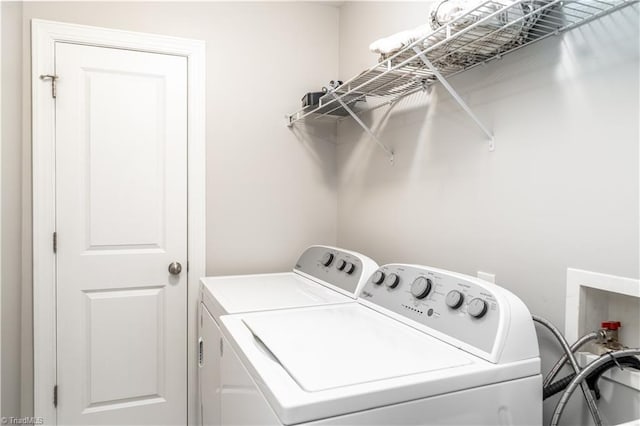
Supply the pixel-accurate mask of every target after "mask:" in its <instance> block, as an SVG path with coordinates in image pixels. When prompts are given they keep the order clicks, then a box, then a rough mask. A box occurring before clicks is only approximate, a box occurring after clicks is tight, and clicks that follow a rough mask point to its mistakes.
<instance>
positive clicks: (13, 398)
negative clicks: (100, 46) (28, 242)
mask: <svg viewBox="0 0 640 426" xmlns="http://www.w3.org/2000/svg"><path fill="white" fill-rule="evenodd" d="M0 6H1V7H2V27H1V30H2V46H1V48H0V51H1V52H2V135H1V137H2V145H1V147H0V149H2V155H1V156H0V157H1V158H2V165H1V167H0V169H1V170H2V180H1V181H2V191H1V195H2V232H1V234H2V268H0V269H1V270H2V276H1V277H0V283H2V285H1V287H0V291H1V292H2V295H1V298H0V300H1V301H2V318H0V324H1V338H2V357H1V359H2V364H1V366H0V368H1V369H2V373H1V375H2V382H1V383H0V386H2V402H1V405H0V406H1V407H2V413H0V414H1V415H3V416H4V415H15V414H18V413H19V408H20V393H21V376H20V368H21V356H20V355H21V352H20V346H21V338H22V336H21V330H22V327H21V309H20V308H21V304H22V266H21V253H22V223H23V212H22V202H23V200H22V163H23V138H22V75H23V74H22V62H21V58H22V44H21V42H20V40H21V37H22V4H20V3H2V4H1V5H0Z"/></svg>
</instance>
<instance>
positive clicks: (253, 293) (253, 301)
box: [201, 272, 353, 317]
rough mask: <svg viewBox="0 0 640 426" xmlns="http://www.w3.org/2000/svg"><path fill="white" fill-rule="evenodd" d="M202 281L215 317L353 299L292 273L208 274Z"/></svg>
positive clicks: (350, 300)
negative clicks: (214, 275)
mask: <svg viewBox="0 0 640 426" xmlns="http://www.w3.org/2000/svg"><path fill="white" fill-rule="evenodd" d="M201 281H202V284H203V291H204V292H205V297H204V302H205V305H207V309H209V310H210V311H211V313H212V314H213V315H214V316H215V317H219V316H220V315H225V314H234V313H240V312H255V311H268V310H272V309H283V308H295V307H301V306H317V305H325V304H332V303H346V302H353V299H352V298H350V297H348V296H345V295H343V294H340V293H338V292H336V291H334V290H331V289H329V288H327V287H325V286H323V285H322V284H318V283H317V282H314V281H312V280H310V279H308V278H305V277H302V276H300V275H298V274H295V273H293V272H285V273H278V274H257V275H236V276H224V277H207V278H202V280H201ZM210 305H213V306H210Z"/></svg>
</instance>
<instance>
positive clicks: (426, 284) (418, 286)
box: [411, 277, 431, 299]
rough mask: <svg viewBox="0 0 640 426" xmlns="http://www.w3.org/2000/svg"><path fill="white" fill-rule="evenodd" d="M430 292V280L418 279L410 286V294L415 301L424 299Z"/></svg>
mask: <svg viewBox="0 0 640 426" xmlns="http://www.w3.org/2000/svg"><path fill="white" fill-rule="evenodd" d="M430 291H431V280H430V279H429V278H425V277H418V278H416V279H415V280H414V281H413V284H411V294H413V296H414V297H415V298H416V299H424V298H425V297H427V295H428V294H429V292H430Z"/></svg>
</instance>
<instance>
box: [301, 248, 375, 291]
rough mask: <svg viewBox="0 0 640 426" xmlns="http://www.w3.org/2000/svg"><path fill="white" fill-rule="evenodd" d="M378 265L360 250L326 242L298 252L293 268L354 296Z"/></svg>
mask: <svg viewBox="0 0 640 426" xmlns="http://www.w3.org/2000/svg"><path fill="white" fill-rule="evenodd" d="M377 268H378V265H377V264H376V263H375V262H373V261H372V260H371V259H369V258H368V257H367V256H364V255H362V254H360V253H356V252H352V251H348V250H343V249H339V248H335V247H328V246H311V247H309V248H308V249H306V250H305V251H304V253H302V255H301V256H300V258H299V259H298V261H297V262H296V266H295V268H294V271H296V272H302V273H304V274H306V275H310V276H312V277H314V278H317V279H319V280H321V281H323V282H325V283H328V284H331V285H333V286H335V287H338V288H339V289H341V290H343V291H344V292H346V293H349V294H351V295H352V296H353V297H356V296H358V294H359V292H360V290H361V289H362V287H363V286H364V284H365V283H366V281H367V279H368V278H369V277H370V276H371V274H373V272H375V270H376V269H377Z"/></svg>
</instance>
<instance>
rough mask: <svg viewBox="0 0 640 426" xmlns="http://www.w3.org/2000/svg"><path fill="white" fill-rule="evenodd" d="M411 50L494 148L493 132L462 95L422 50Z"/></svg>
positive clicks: (416, 48)
mask: <svg viewBox="0 0 640 426" xmlns="http://www.w3.org/2000/svg"><path fill="white" fill-rule="evenodd" d="M413 50H414V52H416V53H417V54H418V57H419V58H420V59H421V60H422V62H424V64H425V65H426V66H427V68H429V71H431V72H432V73H433V75H435V76H436V77H437V78H438V81H439V82H440V83H442V85H443V86H444V88H445V89H447V91H448V92H449V94H450V95H451V96H453V99H455V100H456V102H458V104H459V105H460V107H462V109H463V110H464V111H465V112H466V113H467V114H468V115H469V117H471V119H472V120H473V121H474V122H475V123H476V124H477V125H478V127H480V129H481V130H482V132H483V133H484V134H485V135H487V137H488V138H489V151H493V150H494V149H495V145H494V141H493V134H491V132H490V131H489V130H488V129H487V128H486V126H485V125H484V124H482V122H481V121H480V119H479V118H478V117H477V116H476V115H475V114H474V113H473V111H471V108H469V105H467V103H466V102H465V101H464V99H462V97H461V96H460V95H459V94H458V92H456V90H455V89H454V88H453V87H452V86H451V84H449V82H448V81H447V79H446V78H444V77H443V75H442V74H440V71H438V69H437V68H436V67H435V66H433V64H432V63H431V61H429V59H427V57H426V55H425V54H424V53H423V52H422V50H420V48H419V47H417V46H416V47H414V48H413Z"/></svg>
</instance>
